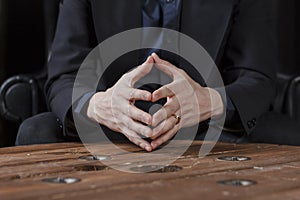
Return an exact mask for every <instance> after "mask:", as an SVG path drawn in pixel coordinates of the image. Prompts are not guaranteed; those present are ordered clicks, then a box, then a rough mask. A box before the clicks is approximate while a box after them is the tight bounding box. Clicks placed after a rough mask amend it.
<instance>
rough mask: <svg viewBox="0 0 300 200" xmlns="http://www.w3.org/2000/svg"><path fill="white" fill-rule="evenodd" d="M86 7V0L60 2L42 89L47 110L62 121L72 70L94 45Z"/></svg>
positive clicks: (67, 107)
mask: <svg viewBox="0 0 300 200" xmlns="http://www.w3.org/2000/svg"><path fill="white" fill-rule="evenodd" d="M90 9H91V8H90V3H89V1H88V0H64V1H61V3H60V13H59V19H58V24H57V31H56V35H55V39H54V41H53V46H52V52H51V57H50V59H49V63H48V80H47V83H46V86H45V92H46V97H47V103H48V106H49V109H50V110H51V111H52V112H54V113H55V114H56V115H57V117H58V118H59V119H60V120H61V121H62V122H63V123H65V121H66V116H67V113H68V111H70V110H71V106H72V91H73V85H74V81H75V78H76V73H77V71H78V69H79V67H80V65H81V64H82V62H83V61H84V59H85V58H86V56H87V55H88V54H89V53H90V52H91V50H92V49H93V48H94V47H95V46H96V45H97V42H96V36H95V31H94V26H93V19H92V16H91V13H92V12H91V11H90Z"/></svg>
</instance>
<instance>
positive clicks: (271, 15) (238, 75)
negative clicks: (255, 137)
mask: <svg viewBox="0 0 300 200" xmlns="http://www.w3.org/2000/svg"><path fill="white" fill-rule="evenodd" d="M273 4H274V1H272V0H259V1H258V0H241V1H240V3H239V8H238V9H237V10H238V11H237V13H236V14H235V16H234V20H233V24H232V29H231V32H230V34H229V38H228V42H227V44H226V48H225V51H224V57H223V63H225V64H224V67H223V75H224V76H223V78H224V82H225V84H226V85H227V86H226V92H227V95H228V96H229V97H230V99H231V100H232V102H233V104H234V106H235V108H236V110H237V112H238V114H239V116H240V119H241V122H242V125H243V128H244V130H245V131H246V132H247V134H250V133H251V132H252V131H253V129H254V128H255V127H256V124H257V121H258V120H259V118H260V116H261V115H262V114H263V113H265V112H267V111H268V110H270V108H271V106H272V102H273V100H274V97H275V86H274V85H275V84H274V80H275V74H276V73H275V72H276V69H277V65H278V60H277V58H278V56H277V44H276V13H275V11H274V6H272V5H273Z"/></svg>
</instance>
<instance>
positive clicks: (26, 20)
mask: <svg viewBox="0 0 300 200" xmlns="http://www.w3.org/2000/svg"><path fill="white" fill-rule="evenodd" d="M50 1H51V0H50ZM258 1H261V0H258ZM274 2H276V1H275V0H274ZM274 5H275V3H274ZM43 6H44V1H43V0H0V84H1V83H2V82H3V80H4V79H5V78H8V77H10V76H12V75H15V74H21V73H28V72H32V71H36V70H38V69H41V68H42V67H43V66H44V64H45V63H46V60H47V59H46V58H47V56H46V54H47V53H46V52H47V51H46V49H47V48H46V46H47V44H46V41H45V35H46V32H45V31H44V15H43ZM276 9H277V10H278V25H279V26H278V27H279V28H278V32H277V34H278V45H279V49H280V61H281V65H282V67H281V69H280V70H281V72H283V73H285V74H291V73H292V72H295V71H296V70H297V69H299V70H297V71H299V74H300V68H298V66H299V64H300V37H299V36H300V13H299V12H298V13H297V10H299V9H300V1H299V0H279V6H278V7H276ZM297 36H298V37H297ZM295 75H296V74H295ZM16 127H17V124H11V123H8V122H7V121H5V120H3V119H0V147H1V146H9V145H12V144H13V142H14V137H15V133H16Z"/></svg>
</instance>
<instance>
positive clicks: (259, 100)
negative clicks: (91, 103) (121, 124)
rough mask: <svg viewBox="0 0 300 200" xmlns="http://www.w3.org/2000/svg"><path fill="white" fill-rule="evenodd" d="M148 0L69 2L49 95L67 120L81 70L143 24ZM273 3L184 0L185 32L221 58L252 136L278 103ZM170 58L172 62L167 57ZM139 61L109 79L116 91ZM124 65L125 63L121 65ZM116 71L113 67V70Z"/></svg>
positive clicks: (106, 84)
mask: <svg viewBox="0 0 300 200" xmlns="http://www.w3.org/2000/svg"><path fill="white" fill-rule="evenodd" d="M144 2H145V0H64V1H62V3H61V5H60V15H59V20H58V25H57V32H56V36H55V39H54V42H53V47H52V55H51V58H50V61H49V67H48V69H49V70H48V74H49V78H48V81H47V84H46V93H47V99H48V104H49V107H50V109H51V110H52V111H53V112H54V113H56V115H57V116H58V117H59V118H60V119H61V120H62V121H63V122H65V120H66V115H67V112H68V111H69V110H70V108H71V105H72V87H73V84H74V79H75V76H76V72H77V70H78V68H79V67H80V65H81V63H82V62H83V60H84V58H85V57H86V56H87V55H88V53H89V52H90V51H91V50H92V49H93V48H94V47H96V46H97V45H98V44H99V43H101V42H102V41H104V40H105V39H107V38H109V37H111V36H113V35H115V34H117V33H120V32H122V31H125V30H129V29H133V28H138V27H141V26H142V10H141V9H142V6H143V4H144ZM272 3H273V0H183V5H182V16H181V29H180V31H181V32H182V33H184V34H187V35H188V36H190V37H192V38H193V39H194V40H196V41H197V42H199V43H200V44H201V45H202V46H203V47H204V48H205V49H206V50H207V52H208V53H209V54H210V55H211V57H212V58H213V59H214V60H215V62H216V64H217V66H218V67H219V70H220V72H221V74H222V76H223V79H224V82H225V84H226V92H227V95H229V97H230V98H231V100H232V102H233V104H234V105H235V107H236V110H237V112H238V114H239V116H240V118H241V122H242V124H243V127H244V129H245V131H246V132H247V133H248V134H249V133H251V131H252V130H253V129H254V128H255V125H256V122H257V119H258V118H259V117H260V116H261V115H262V114H263V113H265V112H267V111H268V110H269V109H270V107H271V105H272V101H273V99H274V95H275V87H274V77H275V69H276V68H277V65H278V61H277V51H276V49H277V48H276V47H277V46H276V37H275V36H276V34H275V31H276V26H275V25H276V16H275V13H274V11H273V9H272V8H273V7H272ZM165 59H167V58H165ZM138 62H139V61H138V59H124V60H122V61H120V62H117V63H115V66H118V67H120V66H124V68H120V70H118V71H117V72H116V71H113V72H111V73H114V74H113V76H107V77H106V80H105V81H104V88H102V89H105V87H106V88H109V87H111V86H112V85H113V84H114V82H115V81H116V80H117V79H118V78H119V77H121V75H122V74H123V73H125V72H126V71H128V70H129V68H128V66H131V67H133V66H137V65H139V64H140V63H138ZM120 63H122V65H120ZM112 68H113V67H112Z"/></svg>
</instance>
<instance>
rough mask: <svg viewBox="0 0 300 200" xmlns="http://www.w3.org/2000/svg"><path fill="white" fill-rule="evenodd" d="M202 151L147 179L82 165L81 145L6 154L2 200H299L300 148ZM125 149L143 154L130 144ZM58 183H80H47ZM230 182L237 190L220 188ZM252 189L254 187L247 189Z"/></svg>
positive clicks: (0, 173)
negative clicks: (64, 181)
mask: <svg viewBox="0 0 300 200" xmlns="http://www.w3.org/2000/svg"><path fill="white" fill-rule="evenodd" d="M103 145H104V147H105V145H106V144H103ZM200 146H201V142H195V143H194V144H193V145H192V146H191V147H190V149H189V150H188V151H187V152H186V153H185V154H184V155H183V156H181V157H180V158H179V159H178V160H177V161H176V162H174V163H172V166H171V167H169V168H165V169H166V171H168V169H169V170H171V171H172V170H174V171H175V172H165V173H164V172H163V171H164V170H160V171H157V172H153V173H146V174H143V173H141V174H132V173H125V172H120V171H117V170H114V169H111V168H108V167H106V166H104V165H103V164H102V163H101V162H99V161H93V160H90V161H88V160H83V159H78V158H79V157H81V156H86V155H89V152H88V151H87V150H86V148H84V147H83V146H82V145H81V144H75V143H69V144H49V145H35V146H25V147H12V148H3V149H0V199H1V200H4V199H30V200H32V199H43V200H44V199H71V200H76V199H80V200H82V199H88V200H91V199H105V200H106V199H122V200H124V199H143V200H147V199H180V200H181V199H231V200H233V199H243V200H244V199H264V200H266V199H280V200H282V199H300V147H289V146H278V145H263V144H243V145H234V144H224V143H219V144H217V145H216V146H215V148H214V149H213V151H212V152H211V153H210V154H209V155H208V156H206V157H205V158H203V159H200V158H198V151H199V148H200ZM123 147H124V148H127V149H129V150H131V151H139V149H137V148H136V147H134V146H132V145H129V144H123ZM108 152H109V149H107V153H108ZM223 156H229V158H230V156H233V158H234V157H235V156H246V157H249V158H251V160H246V161H220V160H218V158H220V157H223ZM181 168H182V170H180V169H181ZM176 170H178V171H176ZM56 177H61V178H63V177H65V178H66V177H69V178H78V179H80V181H79V182H76V183H72V184H55V183H48V182H43V181H42V180H45V179H49V178H56ZM61 180H62V179H61ZM228 180H231V182H228V183H232V185H226V184H225V183H226V182H221V181H228ZM247 180H248V181H253V182H246V181H247ZM247 183H254V185H248V186H243V184H247ZM224 184H225V185H224Z"/></svg>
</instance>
